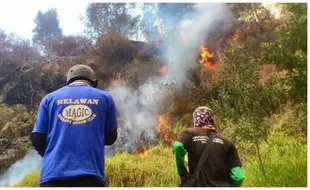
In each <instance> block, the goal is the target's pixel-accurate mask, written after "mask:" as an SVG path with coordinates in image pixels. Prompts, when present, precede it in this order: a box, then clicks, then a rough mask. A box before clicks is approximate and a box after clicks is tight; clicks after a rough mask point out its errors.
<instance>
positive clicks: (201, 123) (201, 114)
mask: <svg viewBox="0 0 310 190" xmlns="http://www.w3.org/2000/svg"><path fill="white" fill-rule="evenodd" d="M193 122H194V126H195V127H205V126H209V127H212V128H214V127H215V125H214V121H213V114H212V110H211V109H210V108H208V107H198V108H196V109H195V111H194V113H193Z"/></svg>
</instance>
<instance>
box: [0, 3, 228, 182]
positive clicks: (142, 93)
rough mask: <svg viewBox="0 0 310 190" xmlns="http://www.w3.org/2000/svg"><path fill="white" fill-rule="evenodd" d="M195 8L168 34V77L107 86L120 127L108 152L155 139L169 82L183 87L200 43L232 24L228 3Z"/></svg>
mask: <svg viewBox="0 0 310 190" xmlns="http://www.w3.org/2000/svg"><path fill="white" fill-rule="evenodd" d="M195 8H196V11H195V12H194V13H191V14H190V15H188V16H187V15H184V19H183V21H182V22H181V23H182V26H184V27H179V30H176V31H171V32H173V35H172V34H167V35H168V36H172V37H169V38H168V40H166V41H165V42H164V45H165V46H164V58H165V62H166V64H167V68H168V72H167V74H166V75H165V76H163V77H154V78H150V79H149V80H148V81H146V83H145V84H143V85H142V86H140V87H139V88H138V89H131V88H129V87H127V86H126V85H122V84H121V85H118V86H111V87H110V89H108V91H109V92H110V93H111V94H112V95H113V97H114V99H115V102H116V106H117V111H118V116H119V126H120V129H119V137H118V140H117V142H116V143H115V144H114V145H112V146H110V147H107V148H106V153H107V154H108V155H112V154H114V153H115V152H118V151H127V152H133V151H135V148H136V145H137V141H138V140H140V141H141V139H142V140H143V141H145V143H152V142H154V141H155V140H156V122H157V117H158V114H159V113H158V108H159V107H158V103H159V100H160V99H161V98H162V96H163V94H164V93H165V91H166V85H167V84H172V83H173V84H176V85H177V86H179V87H181V86H182V84H183V83H184V82H185V80H186V78H187V76H186V72H187V70H188V69H189V68H190V67H191V66H192V65H193V63H195V59H196V55H197V53H198V51H199V45H200V44H201V42H203V41H204V40H205V39H206V38H207V37H208V35H209V34H210V32H211V31H212V30H213V29H214V28H216V27H217V26H218V25H221V24H228V25H230V24H231V23H230V20H231V15H230V14H229V10H228V8H227V7H226V5H225V4H220V3H217V4H209V3H208V4H207V3H206V4H198V5H197V6H196V7H195ZM188 17H190V18H191V19H188ZM181 34H183V35H182V36H180V35H181ZM181 38H182V40H181V41H180V39H181ZM40 163H41V161H40V156H39V155H38V154H37V153H36V152H35V151H30V152H29V153H28V154H27V155H26V156H25V157H24V158H23V159H22V160H19V161H17V162H16V163H15V164H13V165H12V166H11V168H9V170H8V171H7V172H5V174H4V175H2V176H1V177H0V186H8V185H12V184H15V183H17V182H18V181H19V180H21V179H22V178H23V177H24V175H25V174H26V173H28V172H31V171H38V170H39V167H40Z"/></svg>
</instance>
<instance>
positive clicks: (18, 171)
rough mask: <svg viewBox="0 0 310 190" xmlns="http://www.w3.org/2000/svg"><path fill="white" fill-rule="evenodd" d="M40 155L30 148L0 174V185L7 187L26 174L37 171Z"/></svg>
mask: <svg viewBox="0 0 310 190" xmlns="http://www.w3.org/2000/svg"><path fill="white" fill-rule="evenodd" d="M41 160H42V158H41V156H40V155H39V154H38V153H37V151H35V150H30V151H29V152H28V153H27V154H26V156H25V157H24V158H22V159H20V160H17V161H16V162H15V163H14V164H13V165H12V166H11V167H10V168H9V169H8V170H7V171H6V172H5V173H4V174H3V175H1V176H0V187H9V186H12V185H15V184H16V183H18V182H20V181H21V180H22V179H23V178H24V177H25V176H26V175H27V174H29V173H32V172H37V171H39V170H40V166H41Z"/></svg>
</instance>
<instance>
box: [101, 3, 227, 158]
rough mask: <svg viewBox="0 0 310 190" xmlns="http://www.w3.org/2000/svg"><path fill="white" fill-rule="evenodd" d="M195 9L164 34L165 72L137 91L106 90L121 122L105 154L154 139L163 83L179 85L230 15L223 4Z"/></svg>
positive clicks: (164, 88) (124, 89)
mask: <svg viewBox="0 0 310 190" xmlns="http://www.w3.org/2000/svg"><path fill="white" fill-rule="evenodd" d="M195 9H196V11H195V12H194V13H190V15H184V19H183V20H182V21H181V23H182V27H180V29H179V31H171V32H173V34H172V33H171V34H167V35H168V36H169V38H167V40H166V41H165V42H164V59H165V62H166V64H167V68H168V72H167V74H166V75H164V76H163V77H154V78H151V79H149V80H148V81H146V83H145V84H143V85H142V86H140V87H139V88H138V89H137V90H134V89H130V88H128V87H127V86H125V85H123V86H118V87H115V88H114V87H111V88H110V89H109V92H110V93H111V94H112V96H113V97H114V99H115V102H116V107H117V110H118V112H119V116H120V118H122V122H121V123H120V131H119V138H118V140H117V142H116V143H115V144H114V145H112V146H111V147H107V148H106V151H107V153H108V154H112V153H113V152H118V151H127V152H132V151H134V149H135V146H136V142H137V140H139V139H143V140H145V141H146V142H153V141H155V140H156V122H157V118H158V111H159V110H158V103H159V101H160V99H161V98H162V97H163V95H164V93H165V91H166V85H167V84H175V85H176V86H177V87H181V86H182V84H184V82H185V80H186V78H187V76H186V73H187V70H188V69H189V68H190V67H191V66H192V65H193V64H194V63H195V60H196V57H197V53H198V51H199V46H200V45H201V43H202V42H203V41H204V40H205V39H206V38H207V37H208V35H209V34H210V32H211V31H212V30H213V29H214V28H215V27H216V26H218V25H220V24H227V23H228V24H229V23H230V22H227V21H229V20H230V19H231V15H229V14H227V13H229V11H228V9H227V6H226V5H225V4H220V3H218V4H198V5H197V6H196V7H195ZM188 18H192V19H188ZM171 19H173V18H171ZM181 34H183V35H182V36H180V35H181Z"/></svg>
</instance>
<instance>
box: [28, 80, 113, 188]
mask: <svg viewBox="0 0 310 190" xmlns="http://www.w3.org/2000/svg"><path fill="white" fill-rule="evenodd" d="M115 130H117V121H116V110H115V103H114V100H113V98H112V96H111V95H110V94H109V93H108V92H105V91H102V90H99V89H96V88H93V87H90V86H86V85H85V86H84V85H70V86H64V87H62V88H60V89H58V90H56V91H54V92H52V93H50V94H48V95H46V96H45V97H44V98H43V100H42V102H41V104H40V106H39V110H38V114H37V119H36V123H35V125H34V129H33V132H40V133H45V134H47V148H46V151H45V153H44V156H43V160H42V168H41V176H40V180H39V183H40V184H42V183H45V182H48V181H52V180H57V179H65V178H70V177H77V176H82V175H94V176H96V177H97V178H98V179H99V180H101V181H103V182H104V181H105V179H104V145H105V139H104V134H105V132H107V131H115Z"/></svg>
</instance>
